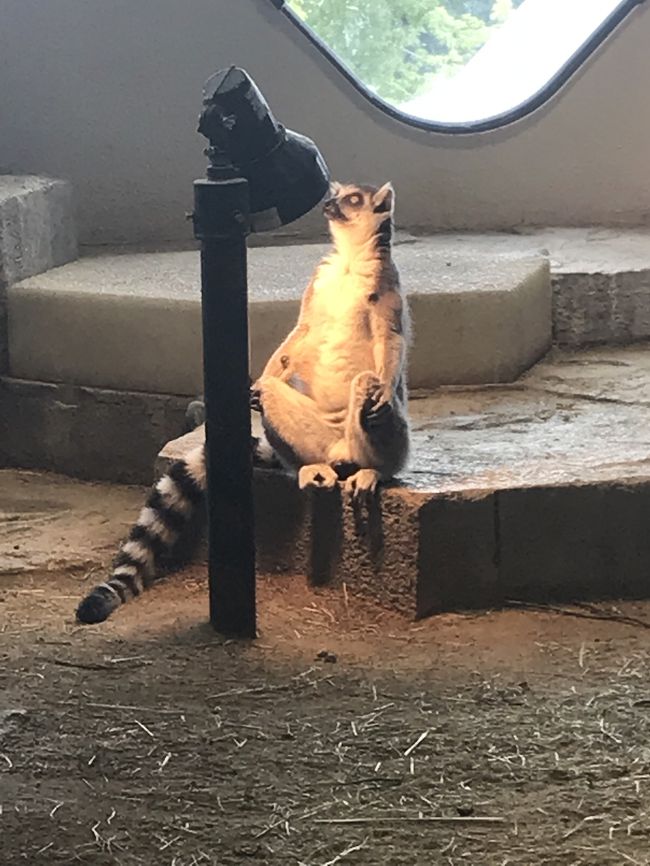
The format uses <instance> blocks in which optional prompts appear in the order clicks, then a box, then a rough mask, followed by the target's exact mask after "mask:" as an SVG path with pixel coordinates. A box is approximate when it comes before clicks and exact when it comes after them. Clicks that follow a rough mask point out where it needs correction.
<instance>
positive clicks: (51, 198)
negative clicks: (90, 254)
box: [0, 175, 77, 285]
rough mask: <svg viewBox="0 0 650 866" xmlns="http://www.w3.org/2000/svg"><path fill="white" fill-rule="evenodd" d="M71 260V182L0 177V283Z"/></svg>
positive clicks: (73, 243)
mask: <svg viewBox="0 0 650 866" xmlns="http://www.w3.org/2000/svg"><path fill="white" fill-rule="evenodd" d="M76 258H77V233H76V228H75V223H74V210H73V202H72V189H71V187H70V184H69V183H67V182H66V181H63V180H57V179H55V178H47V177H35V176H32V175H26V176H14V175H0V283H4V284H5V285H11V284H12V283H15V282H18V281H19V280H24V279H25V278H26V277H30V276H32V275H34V274H39V273H41V272H42V271H47V270H49V269H50V268H56V267H58V266H59V265H63V264H66V263H67V262H71V261H73V260H74V259H76Z"/></svg>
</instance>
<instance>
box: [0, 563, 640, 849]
mask: <svg viewBox="0 0 650 866" xmlns="http://www.w3.org/2000/svg"><path fill="white" fill-rule="evenodd" d="M96 577H97V575H96V574H94V575H90V576H89V575H87V574H84V573H83V570H80V569H77V570H73V569H69V570H67V571H65V572H58V571H50V572H39V573H36V574H32V575H21V576H16V577H7V576H5V577H3V578H2V583H1V584H0V807H1V813H0V863H2V864H3V866H4V864H7V866H9V864H23V863H28V864H32V863H33V864H38V863H40V862H49V863H57V864H73V863H76V862H81V863H92V864H96V866H104V864H124V866H127V864H129V866H130V864H139V863H143V864H152V866H158V864H161V866H194V864H202V863H204V864H220V866H231V864H233V866H234V864H238V866H240V864H247V863H250V864H283V866H284V864H286V866H293V864H295V866H301V864H303V866H334V864H339V863H340V864H342V866H348V864H349V866H354V864H357V866H359V864H364V866H366V864H367V866H371V864H372V866H375V864H377V866H389V864H391V866H405V864H449V866H454V864H472V866H474V864H476V866H479V864H499V866H505V864H521V866H538V864H552V866H556V864H557V866H560V864H567V866H569V864H589V866H606V864H616V866H623V864H628V863H632V864H650V839H649V836H650V813H649V807H650V799H649V795H650V737H649V732H650V679H649V661H650V630H648V629H646V628H643V627H642V626H641V625H638V624H633V625H627V624H623V623H620V622H609V621H599V620H592V619H584V618H577V617H573V616H566V615H558V614H549V613H539V612H531V611H515V610H510V611H505V612H500V613H490V614H486V615H480V616H477V615H472V616H460V615H455V616H442V617H437V618H433V619H431V620H428V621H426V622H421V623H416V624H413V623H409V622H406V621H404V620H402V619H400V618H399V617H397V616H395V615H392V614H391V615H388V614H386V613H382V612H380V611H378V610H376V609H374V608H372V607H371V606H369V605H368V604H366V603H362V602H360V601H359V600H357V599H354V598H346V597H345V595H344V594H343V592H342V591H341V590H321V591H318V592H316V591H313V590H311V589H308V588H306V587H305V586H304V582H303V581H302V579H300V578H278V577H274V578H261V579H260V586H259V609H260V637H259V639H258V640H257V641H256V642H254V643H243V644H239V643H235V642H228V641H224V640H222V639H220V638H218V637H216V636H215V635H214V633H213V632H212V631H211V630H210V628H209V627H208V626H207V625H206V624H205V619H206V610H207V597H206V588H205V575H204V574H203V572H202V570H201V569H198V568H194V569H189V570H187V571H186V572H184V573H183V574H181V575H177V576H176V577H172V578H170V579H169V580H168V581H167V582H166V583H163V584H161V585H159V586H158V587H156V588H154V589H153V590H152V591H151V592H150V593H149V594H148V596H147V597H146V598H144V599H142V600H140V601H138V602H136V603H134V604H132V605H130V606H127V607H125V608H123V609H122V610H121V611H119V612H118V613H117V614H116V616H115V617H114V619H113V620H112V621H109V622H108V623H105V624H103V625H101V626H96V627H83V628H81V627H79V626H77V625H76V624H75V623H74V621H73V618H72V612H73V610H74V606H75V604H76V601H77V599H78V598H79V596H80V595H81V594H82V593H83V591H84V589H85V588H86V586H88V585H89V584H90V582H91V581H92V580H94V579H95V578H96ZM619 609H620V610H623V611H624V612H625V613H626V614H628V615H632V616H634V617H639V618H641V619H643V620H647V621H648V622H649V623H650V604H625V605H621V606H620V608H619ZM602 610H603V611H610V610H611V606H609V607H607V606H606V607H603V608H602ZM325 652H326V653H328V654H329V655H328V656H326V657H323V656H322V653H325ZM319 654H321V656H320V657H319Z"/></svg>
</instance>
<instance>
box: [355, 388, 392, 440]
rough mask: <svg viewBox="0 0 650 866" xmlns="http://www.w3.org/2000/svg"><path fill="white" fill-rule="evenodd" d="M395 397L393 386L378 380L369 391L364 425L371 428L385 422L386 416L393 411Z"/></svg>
mask: <svg viewBox="0 0 650 866" xmlns="http://www.w3.org/2000/svg"><path fill="white" fill-rule="evenodd" d="M392 399H393V393H392V388H391V386H390V385H387V384H382V383H381V382H379V381H378V382H377V383H376V385H374V386H373V388H372V390H370V391H369V392H368V396H367V398H366V401H365V403H364V407H363V413H362V418H363V425H362V426H363V427H364V429H369V428H372V427H378V426H379V425H381V424H383V423H384V421H385V420H386V418H387V417H388V416H389V415H390V413H391V412H392V406H391V401H392Z"/></svg>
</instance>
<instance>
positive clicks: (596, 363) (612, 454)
mask: <svg viewBox="0 0 650 866" xmlns="http://www.w3.org/2000/svg"><path fill="white" fill-rule="evenodd" d="M411 414H412V417H413V429H414V437H413V438H414V454H413V460H412V464H411V466H410V467H409V468H408V470H407V471H406V472H405V473H404V474H403V477H402V478H401V479H400V481H401V483H400V484H399V485H395V486H392V487H386V488H384V489H383V490H382V491H381V493H380V496H379V497H378V499H377V501H376V502H375V503H374V504H373V506H372V507H371V508H370V510H369V511H359V510H356V509H354V508H353V507H352V506H351V505H350V504H349V503H346V502H343V501H342V498H341V495H340V493H339V491H335V492H333V493H331V494H330V493H324V494H321V493H314V494H301V493H300V491H298V489H297V486H296V483H295V481H294V480H293V479H291V478H288V477H286V476H284V475H282V474H280V473H273V472H269V471H268V470H266V471H263V470H257V471H256V475H255V490H256V509H257V510H256V521H257V532H258V556H259V564H260V568H261V569H263V570H264V571H267V572H268V571H274V570H278V571H293V572H298V573H304V574H306V575H307V576H308V578H309V580H310V581H311V582H312V583H314V584H323V583H333V584H340V583H343V582H345V583H346V585H347V586H348V587H349V588H350V590H351V591H353V592H357V593H360V594H363V595H366V596H368V597H370V598H373V599H374V600H376V601H377V602H379V603H380V604H382V605H384V606H386V607H389V608H392V609H395V610H399V611H402V612H403V613H405V614H407V615H408V616H411V617H420V616H425V615H427V614H429V613H432V612H434V611H445V610H454V609H463V608H485V607H489V606H493V605H499V604H502V603H503V602H505V601H506V600H508V599H519V600H523V601H536V602H544V601H553V600H564V601H566V600H574V599H577V600H580V599H588V598H607V597H609V598H618V597H623V596H642V597H648V595H650V586H649V584H648V574H650V533H648V526H650V440H649V439H648V436H647V430H648V429H650V348H647V347H645V348H629V349H625V350H621V349H619V350H614V349H608V350H594V351H590V352H576V353H560V352H555V353H554V354H553V355H552V356H551V357H549V358H548V359H547V360H545V361H544V362H542V363H541V364H539V365H538V366H537V367H536V368H535V369H534V370H532V371H531V372H530V373H528V374H527V375H526V376H525V377H523V379H522V380H520V381H519V382H518V383H516V385H513V386H510V387H508V386H505V387H499V386H496V387H491V388H486V389H471V390H465V391H464V390H457V391H456V390H455V391H453V392H447V393H444V392H441V393H439V394H438V395H436V396H434V397H427V398H423V399H421V400H415V401H413V402H412V404H411ZM202 438H203V430H202V429H201V428H200V429H198V430H196V431H194V433H192V434H190V435H189V436H186V437H181V438H179V439H177V440H175V441H173V442H170V443H168V444H167V445H166V446H165V448H164V449H163V450H162V451H161V453H160V455H159V459H158V461H157V465H156V472H157V473H158V474H159V473H161V472H162V471H164V469H165V467H166V466H167V465H169V462H170V461H171V460H173V459H177V458H178V457H180V456H182V455H183V454H184V453H186V451H187V450H189V449H190V448H192V447H195V446H196V444H197V443H198V442H200V441H202Z"/></svg>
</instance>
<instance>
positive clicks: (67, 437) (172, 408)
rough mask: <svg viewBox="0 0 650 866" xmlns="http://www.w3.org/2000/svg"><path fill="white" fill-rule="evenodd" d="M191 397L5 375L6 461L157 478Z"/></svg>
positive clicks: (88, 474) (1, 409) (1, 400)
mask: <svg viewBox="0 0 650 866" xmlns="http://www.w3.org/2000/svg"><path fill="white" fill-rule="evenodd" d="M186 405H187V401H186V400H183V399H180V398H178V397H169V396H161V395H159V394H142V393H132V392H123V391H122V392H117V391H106V390H99V389H95V388H85V387H78V386H74V385H54V384H52V383H45V382H26V381H24V380H15V379H10V378H7V377H4V378H2V377H0V466H16V467H25V468H40V469H50V470H55V471H58V472H64V473H66V474H67V475H72V476H76V477H79V478H91V479H98V480H102V479H107V480H111V481H122V482H125V483H136V484H141V483H145V484H146V483H149V482H150V481H151V478H152V464H153V461H154V458H155V456H156V454H157V452H158V451H159V449H160V447H161V446H162V444H163V443H164V442H166V441H167V440H168V439H169V437H170V436H176V435H178V434H179V433H181V432H182V430H183V425H184V414H185V408H186Z"/></svg>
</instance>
